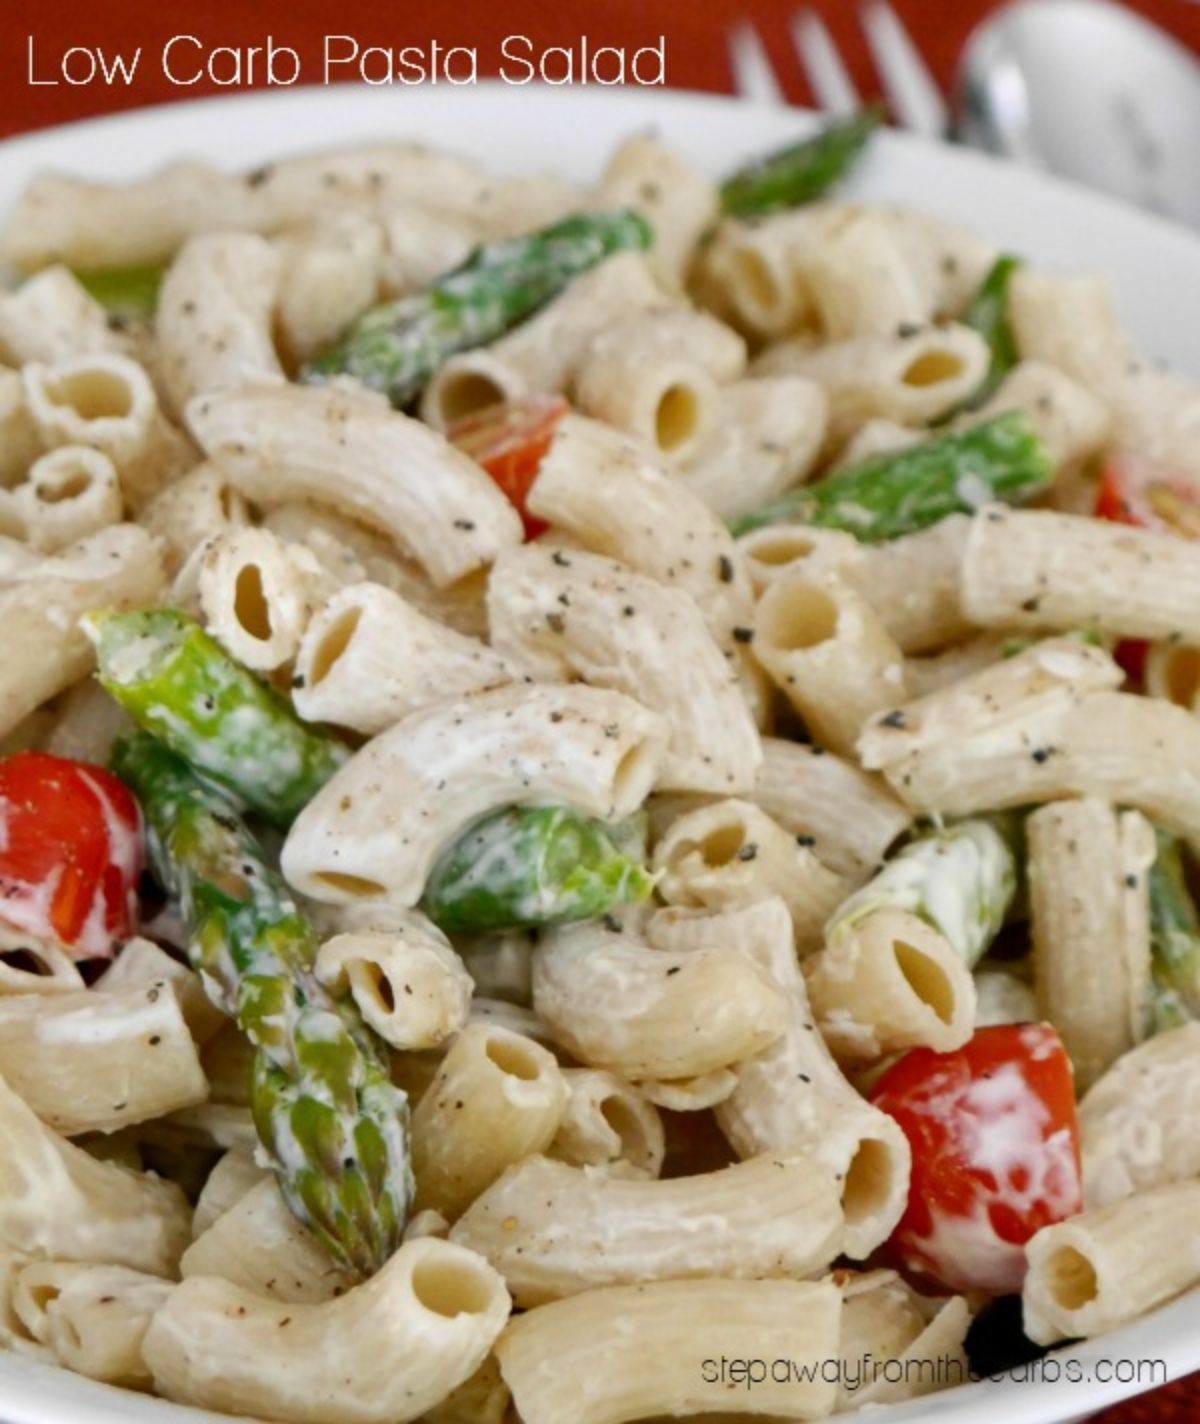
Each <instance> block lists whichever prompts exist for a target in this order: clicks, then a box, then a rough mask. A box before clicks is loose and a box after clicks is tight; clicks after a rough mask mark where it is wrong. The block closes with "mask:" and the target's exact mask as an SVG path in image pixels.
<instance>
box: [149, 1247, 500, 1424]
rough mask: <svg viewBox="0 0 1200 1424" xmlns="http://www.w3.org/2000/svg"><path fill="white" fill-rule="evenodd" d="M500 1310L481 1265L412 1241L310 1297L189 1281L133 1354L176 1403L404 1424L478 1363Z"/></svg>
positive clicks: (493, 1282) (491, 1275) (493, 1283)
mask: <svg viewBox="0 0 1200 1424" xmlns="http://www.w3.org/2000/svg"><path fill="white" fill-rule="evenodd" d="M508 1306H509V1300H508V1292H507V1291H506V1290H505V1289H504V1284H503V1282H502V1281H501V1280H500V1277H499V1276H498V1275H497V1274H496V1273H495V1271H493V1270H492V1269H491V1267H490V1266H488V1265H487V1263H486V1262H484V1261H481V1260H480V1259H479V1257H478V1256H475V1255H473V1254H472V1253H471V1252H469V1251H464V1250H463V1249H462V1248H461V1247H458V1246H452V1245H451V1244H450V1243H449V1242H446V1241H439V1240H437V1239H436V1238H435V1237H423V1238H422V1239H420V1240H417V1241H409V1242H406V1243H405V1244H404V1245H403V1246H401V1247H400V1249H399V1250H398V1251H397V1252H396V1253H395V1255H394V1256H392V1258H391V1259H390V1260H389V1261H388V1262H387V1264H386V1265H385V1266H384V1267H383V1269H382V1270H381V1271H380V1272H379V1273H378V1275H375V1276H372V1277H371V1279H370V1280H369V1281H366V1282H364V1283H363V1284H362V1285H360V1286H356V1287H355V1289H354V1290H351V1291H348V1292H347V1293H346V1294H345V1295H343V1296H340V1297H338V1299H336V1300H329V1301H324V1302H322V1303H320V1304H312V1305H310V1304H299V1305H297V1304H290V1303H287V1304H285V1303H280V1302H275V1301H267V1300H264V1299H262V1298H261V1297H259V1296H256V1295H253V1294H251V1293H250V1292H248V1291H246V1290H244V1289H243V1288H241V1287H240V1286H236V1285H233V1284H231V1283H229V1282H227V1281H221V1280H216V1279H214V1278H212V1277H204V1276H200V1277H193V1278H192V1279H190V1280H187V1281H184V1282H183V1284H182V1285H180V1286H178V1287H177V1288H176V1290H175V1291H174V1292H173V1293H172V1295H171V1297H170V1299H169V1300H168V1301H167V1303H166V1305H165V1306H164V1307H163V1309H161V1310H160V1311H159V1312H158V1313H157V1314H156V1315H155V1317H154V1319H153V1321H152V1322H151V1325H150V1330H149V1332H148V1333H147V1335H146V1341H145V1345H144V1349H143V1353H144V1356H145V1359H146V1363H147V1364H148V1365H149V1367H150V1370H151V1372H152V1373H153V1376H154V1383H155V1386H156V1388H157V1389H158V1391H159V1392H160V1393H161V1394H164V1395H165V1396H166V1397H167V1398H168V1399H174V1400H177V1401H179V1402H180V1403H186V1404H193V1405H197V1406H199V1407H201V1408H208V1409H219V1410H222V1411H224V1412H226V1413H229V1414H253V1415H258V1416H269V1417H270V1418H272V1419H276V1420H280V1421H282V1424H323V1421H325V1420H327V1419H328V1418H329V1417H330V1416H331V1414H336V1415H337V1417H338V1418H339V1419H343V1420H345V1421H346V1424H404V1421H407V1420H413V1419H416V1418H418V1417H419V1416H420V1415H422V1414H423V1413H424V1412H425V1410H426V1409H428V1408H430V1407H431V1406H432V1405H434V1404H436V1403H437V1402H438V1401H439V1400H441V1399H444V1398H445V1396H446V1395H447V1394H449V1393H450V1391H451V1390H452V1389H454V1388H455V1386H457V1385H459V1384H461V1383H462V1382H463V1381H464V1380H465V1379H467V1378H469V1376H470V1375H471V1374H473V1373H474V1371H475V1370H476V1369H477V1368H478V1367H479V1365H480V1364H482V1362H483V1360H484V1358H485V1357H486V1356H487V1353H488V1351H489V1350H490V1349H491V1346H492V1344H493V1342H494V1341H495V1339H496V1336H497V1335H498V1334H499V1333H500V1330H501V1328H502V1327H503V1325H504V1321H505V1319H506V1317H507V1315H508ZM283 1332H286V1333H283ZM351 1362H352V1363H351Z"/></svg>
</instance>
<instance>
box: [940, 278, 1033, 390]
mask: <svg viewBox="0 0 1200 1424" xmlns="http://www.w3.org/2000/svg"><path fill="white" fill-rule="evenodd" d="M1022 266H1024V263H1023V262H1022V260H1021V259H1020V258H1019V257H1007V256H1006V257H998V258H997V259H996V261H995V262H994V263H993V264H992V267H991V269H990V271H989V272H988V274H987V276H986V277H985V278H984V279H983V281H982V282H981V283H980V286H979V290H978V291H977V292H976V293H975V295H974V296H973V297H972V298H971V303H970V305H969V306H968V307H967V309H966V311H965V312H964V313H963V315H962V318H961V320H962V323H963V325H964V326H970V327H974V329H975V330H976V331H977V332H978V333H979V334H980V336H982V337H983V339H984V340H985V341H986V342H987V344H988V350H989V351H990V352H991V353H992V359H991V362H990V364H989V365H988V370H987V375H986V376H985V377H984V378H983V382H982V384H981V385H980V387H979V389H978V390H977V391H976V392H975V393H974V394H973V395H971V396H968V397H967V399H966V400H965V401H963V402H962V404H961V405H960V406H959V407H958V409H957V410H956V411H954V412H952V414H954V415H958V414H961V413H962V412H964V411H969V410H978V409H979V407H980V406H981V405H984V404H985V403H986V402H987V401H988V400H990V399H991V397H992V396H993V395H994V394H995V391H996V387H997V386H998V385H999V384H1000V382H1001V381H1002V380H1003V379H1004V378H1005V376H1007V375H1008V373H1009V372H1010V371H1011V370H1012V368H1013V367H1014V366H1015V365H1016V364H1017V360H1018V356H1017V341H1016V337H1014V336H1013V329H1012V324H1011V323H1010V321H1009V313H1008V289H1009V284H1010V283H1011V281H1012V276H1013V273H1014V272H1016V271H1017V270H1018V269H1019V268H1020V267H1022Z"/></svg>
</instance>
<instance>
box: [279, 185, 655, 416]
mask: <svg viewBox="0 0 1200 1424" xmlns="http://www.w3.org/2000/svg"><path fill="white" fill-rule="evenodd" d="M652 240H653V236H652V233H651V231H650V228H649V226H648V225H647V223H646V221H645V219H644V218H642V217H641V216H640V215H639V214H638V213H635V212H632V211H617V212H607V213H580V214H578V215H577V216H574V217H568V218H564V219H562V221H561V222H556V223H553V224H552V225H551V226H550V227H545V228H542V229H541V230H540V231H539V232H534V233H530V234H529V235H528V236H526V237H514V238H509V239H506V240H505V241H503V242H490V243H484V244H483V245H482V246H480V247H477V248H476V249H475V251H474V252H473V253H472V254H471V255H470V257H468V258H467V260H466V261H465V262H464V263H463V264H462V266H460V267H456V268H455V269H454V270H453V271H452V272H449V273H447V274H446V275H445V276H444V277H439V278H438V280H437V281H436V282H435V283H434V284H433V285H432V286H431V287H430V288H429V289H428V290H427V291H424V292H421V293H419V294H417V295H414V296H410V297H402V298H401V299H400V300H399V301H394V302H387V303H385V304H384V305H383V306H378V307H373V308H372V309H371V310H370V311H368V312H366V313H364V315H363V316H361V317H359V319H358V321H356V322H355V323H354V325H353V326H352V327H351V328H350V330H349V332H348V333H347V334H346V335H345V336H344V337H343V338H342V339H341V340H340V341H339V342H338V343H337V344H336V345H334V346H333V347H331V348H330V349H329V350H328V351H325V352H322V353H321V354H320V355H318V356H317V357H315V358H314V359H313V360H312V361H310V362H309V363H308V365H307V366H305V367H304V370H303V371H302V373H301V379H302V380H304V381H308V382H311V383H320V382H323V381H328V380H332V379H333V378H334V377H336V376H352V377H354V378H355V379H356V380H358V381H361V382H362V383H363V384H364V385H366V386H370V387H371V388H372V389H373V390H377V391H383V392H384V393H385V394H386V395H387V397H388V399H389V400H390V401H391V402H392V404H393V405H396V406H404V405H407V404H408V403H409V402H410V401H411V400H412V399H413V398H414V397H415V396H416V395H417V394H418V393H419V391H420V390H421V387H422V386H423V385H424V384H425V382H426V381H427V380H428V379H429V377H430V376H431V375H432V374H433V373H434V372H435V371H436V370H437V368H438V367H439V366H440V365H441V364H442V362H443V361H445V360H446V358H447V357H448V356H452V355H453V354H454V353H455V352H456V351H466V350H469V349H470V348H471V347H474V346H484V345H486V344H487V343H488V342H491V341H495V340H496V338H497V337H499V336H503V334H504V333H505V332H506V331H508V330H509V329H510V328H511V327H513V326H516V325H517V324H518V322H522V321H524V320H525V318H526V317H528V316H532V315H533V313H534V312H536V311H537V310H538V309H539V308H541V307H544V306H545V305H546V303H547V302H549V301H551V300H552V299H553V298H554V297H556V296H558V294H559V293H560V292H561V291H562V290H563V289H564V288H565V287H566V286H567V285H568V283H570V282H571V280H572V279H573V278H575V277H578V276H579V275H580V274H581V273H583V272H586V271H588V269H589V268H591V267H595V266H596V264H597V263H598V262H601V261H602V260H603V259H604V258H605V257H608V256H610V255H611V254H612V253H614V252H620V251H622V250H624V249H633V250H638V249H644V248H648V247H649V246H650V244H651V242H652Z"/></svg>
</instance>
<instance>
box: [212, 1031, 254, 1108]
mask: <svg viewBox="0 0 1200 1424" xmlns="http://www.w3.org/2000/svg"><path fill="white" fill-rule="evenodd" d="M254 1051H255V1050H254V1045H253V1044H252V1043H251V1042H250V1040H249V1039H248V1038H247V1037H246V1036H245V1034H243V1033H242V1031H241V1029H240V1028H238V1026H237V1023H236V1022H235V1021H234V1020H233V1019H228V1020H226V1022H225V1024H224V1025H223V1026H222V1028H221V1030H220V1032H219V1033H216V1034H214V1035H213V1037H212V1038H210V1039H209V1041H208V1042H207V1043H206V1044H205V1045H204V1048H203V1049H202V1051H201V1053H200V1066H201V1067H202V1068H203V1069H204V1076H205V1077H206V1078H207V1079H208V1091H209V1097H210V1099H211V1100H212V1102H214V1103H231V1104H233V1105H234V1106H235V1107H249V1105H250V1078H251V1074H252V1073H253V1071H254Z"/></svg>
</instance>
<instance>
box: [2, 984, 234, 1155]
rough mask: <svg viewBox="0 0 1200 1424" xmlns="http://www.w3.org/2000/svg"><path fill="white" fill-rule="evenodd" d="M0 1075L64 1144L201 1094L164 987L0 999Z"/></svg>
mask: <svg viewBox="0 0 1200 1424" xmlns="http://www.w3.org/2000/svg"><path fill="white" fill-rule="evenodd" d="M0 1073H2V1074H3V1075H4V1080H5V1082H6V1083H7V1084H8V1085H9V1087H10V1088H11V1089H12V1090H13V1091H14V1092H16V1093H18V1094H19V1095H20V1096H21V1097H22V1098H23V1099H24V1101H25V1102H26V1103H27V1104H28V1105H29V1106H30V1107H31V1108H32V1109H33V1111H34V1112H35V1113H37V1115H38V1116H39V1117H40V1118H41V1119H42V1121H43V1122H45V1123H47V1124H48V1125H49V1126H50V1127H52V1128H54V1129H55V1131H56V1132H61V1133H62V1134H63V1135H64V1136H66V1137H77V1136H78V1135H79V1134H80V1133H83V1132H115V1131H116V1130H117V1129H118V1128H121V1127H125V1126H127V1125H128V1124H129V1123H133V1122H143V1121H145V1119H147V1118H152V1117H160V1116H161V1115H162V1114H163V1113H167V1112H171V1111H173V1110H174V1109H175V1108H181V1107H189V1106H191V1105H192V1104H193V1103H198V1102H203V1100H204V1099H205V1098H206V1097H207V1096H208V1084H207V1083H206V1081H205V1078H204V1074H203V1072H202V1071H201V1068H200V1060H199V1058H198V1057H197V1055H196V1048H195V1045H194V1044H193V1042H192V1037H191V1034H190V1033H189V1032H188V1029H187V1024H186V1023H185V1022H184V1019H183V1015H182V1013H181V1012H180V1008H179V1003H178V1001H177V1000H176V998H175V995H174V993H173V992H172V990H171V988H170V986H169V985H168V984H165V983H161V982H160V983H158V984H154V985H151V986H150V987H149V988H146V989H143V988H129V989H119V990H113V991H110V992H109V993H106V994H105V993H101V994H97V993H93V992H92V991H91V990H90V989H82V990H79V991H78V992H75V993H63V994H53V995H45V994H26V995H17V996H10V997H3V998H0Z"/></svg>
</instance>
